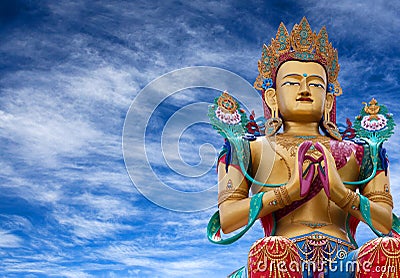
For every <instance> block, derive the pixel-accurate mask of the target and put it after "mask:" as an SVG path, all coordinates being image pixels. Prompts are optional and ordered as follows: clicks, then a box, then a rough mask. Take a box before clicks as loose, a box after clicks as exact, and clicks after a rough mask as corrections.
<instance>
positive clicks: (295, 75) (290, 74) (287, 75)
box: [283, 73, 302, 78]
mask: <svg viewBox="0 0 400 278" xmlns="http://www.w3.org/2000/svg"><path fill="white" fill-rule="evenodd" d="M291 76H294V77H302V75H301V74H298V73H289V74H286V75H285V76H284V77H283V78H286V77H291Z"/></svg>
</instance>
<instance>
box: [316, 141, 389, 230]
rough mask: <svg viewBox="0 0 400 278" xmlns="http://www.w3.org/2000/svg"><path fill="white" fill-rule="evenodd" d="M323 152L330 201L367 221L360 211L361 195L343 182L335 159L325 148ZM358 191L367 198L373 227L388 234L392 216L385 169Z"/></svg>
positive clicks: (361, 204) (387, 177) (387, 176)
mask: <svg viewBox="0 0 400 278" xmlns="http://www.w3.org/2000/svg"><path fill="white" fill-rule="evenodd" d="M324 148H325V147H324ZM325 154H327V158H328V160H327V163H328V165H327V166H328V170H329V183H330V192H331V199H332V201H334V202H335V203H336V205H337V206H339V207H340V208H341V209H343V210H344V211H346V212H348V213H350V214H351V215H353V216H354V217H356V218H357V219H359V220H361V221H363V222H365V223H367V221H366V219H364V217H363V215H362V213H361V210H362V206H363V205H364V204H363V203H361V196H359V195H358V194H357V193H356V192H354V190H352V189H349V188H347V187H346V186H345V185H344V184H343V182H342V178H341V176H340V175H339V171H338V170H337V169H336V166H335V161H334V159H333V157H332V155H331V154H330V153H328V150H327V149H326V148H325ZM352 159H354V157H353V158H352ZM386 191H387V192H386ZM384 192H386V193H384ZM360 193H361V194H362V195H363V196H365V197H367V198H368V199H367V200H366V201H367V202H369V206H370V209H369V214H370V218H371V219H370V220H371V222H372V225H373V227H374V228H375V229H377V230H378V231H379V232H381V233H383V234H388V233H389V232H390V231H391V228H392V218H393V216H392V206H391V204H392V196H391V195H390V183H389V174H387V175H385V171H379V172H378V174H377V175H376V176H375V177H374V178H373V179H372V180H371V181H369V182H368V183H367V184H366V185H365V187H364V188H363V189H362V190H361V192H360Z"/></svg>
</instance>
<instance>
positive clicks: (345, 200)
mask: <svg viewBox="0 0 400 278" xmlns="http://www.w3.org/2000/svg"><path fill="white" fill-rule="evenodd" d="M352 192H353V191H351V190H350V189H348V190H347V194H346V197H344V198H343V199H342V200H341V201H340V202H337V203H336V204H337V206H338V207H339V208H341V209H344V208H345V207H346V206H347V205H348V204H349V202H350V198H351V197H352V196H351V195H352V194H351V193H352Z"/></svg>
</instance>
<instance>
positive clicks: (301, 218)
mask: <svg viewBox="0 0 400 278" xmlns="http://www.w3.org/2000/svg"><path fill="white" fill-rule="evenodd" d="M305 140H310V141H313V142H314V143H315V142H317V141H318V142H320V143H322V144H324V145H325V146H326V147H327V148H328V149H329V150H330V151H331V153H332V154H333V156H334V158H335V160H336V165H337V168H338V171H339V174H340V176H341V178H342V180H346V181H355V180H357V179H358V176H359V168H360V166H359V165H360V163H361V159H362V151H361V152H360V146H357V145H356V144H354V143H352V142H338V141H333V140H331V139H330V138H328V137H325V136H318V137H314V136H311V137H306V136H304V137H292V136H285V135H277V136H276V137H275V138H268V139H267V138H260V139H258V140H257V141H255V142H252V143H251V154H252V171H253V175H254V176H255V179H256V180H258V181H264V182H265V183H269V184H271V183H273V184H279V183H286V182H287V181H288V180H289V179H290V177H291V176H292V175H293V173H292V172H293V169H294V165H295V163H296V161H295V156H296V152H297V148H298V145H300V144H301V142H303V141H305ZM361 150H362V147H361ZM309 154H311V155H312V156H314V157H315V158H317V157H318V156H320V155H321V154H319V153H318V152H317V151H311V152H309ZM315 176H317V174H315ZM314 186H315V184H314ZM252 190H253V192H254V191H257V190H261V191H268V190H273V189H272V188H268V187H262V188H259V187H253V189H252ZM278 215H279V213H278ZM345 221H346V215H345V212H344V211H343V210H341V209H340V208H339V207H338V206H337V205H336V204H335V203H334V202H332V201H329V199H328V197H327V196H326V194H325V192H324V190H321V191H319V193H316V195H315V196H314V197H313V198H312V199H310V200H308V201H307V202H305V203H304V204H302V205H300V206H299V207H297V208H295V209H294V210H293V211H291V212H289V213H286V214H285V215H283V216H282V217H280V219H277V226H276V235H281V236H286V237H289V238H291V237H295V236H299V235H303V234H306V233H310V232H313V231H320V232H323V233H326V234H329V235H332V236H335V237H338V238H342V239H344V240H348V237H347V233H346V229H345V225H346V223H345Z"/></svg>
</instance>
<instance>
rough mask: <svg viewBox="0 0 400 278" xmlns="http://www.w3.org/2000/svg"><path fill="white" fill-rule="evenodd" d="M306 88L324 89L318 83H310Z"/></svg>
mask: <svg viewBox="0 0 400 278" xmlns="http://www.w3.org/2000/svg"><path fill="white" fill-rule="evenodd" d="M308 86H310V87H317V88H322V89H325V88H324V85H322V84H319V83H310V84H308Z"/></svg>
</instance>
